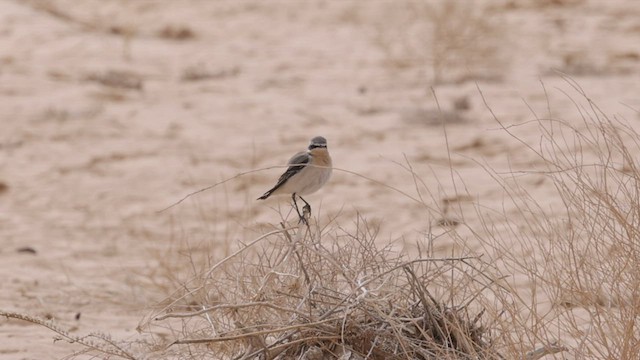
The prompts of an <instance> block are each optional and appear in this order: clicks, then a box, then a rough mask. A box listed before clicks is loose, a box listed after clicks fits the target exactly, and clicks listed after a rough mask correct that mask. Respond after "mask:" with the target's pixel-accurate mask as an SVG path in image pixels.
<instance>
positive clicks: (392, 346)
mask: <svg viewBox="0 0 640 360" xmlns="http://www.w3.org/2000/svg"><path fill="white" fill-rule="evenodd" d="M375 235H376V232H375V230H374V229H372V227H370V226H368V225H367V223H366V221H364V220H362V219H359V221H358V223H357V224H356V230H355V232H353V233H350V232H347V231H345V230H343V229H338V230H333V231H325V230H324V229H320V228H317V227H305V226H300V227H293V228H282V229H276V230H274V231H271V232H269V233H266V234H264V235H263V236H260V237H259V238H257V239H256V240H254V241H252V242H251V243H248V244H244V245H243V246H242V247H241V248H240V249H238V250H237V251H236V252H234V253H233V254H231V255H229V256H228V257H226V258H225V259H223V260H221V261H219V262H218V263H216V264H215V265H213V266H212V267H211V268H210V269H209V270H208V271H206V272H205V273H203V274H200V275H199V276H196V277H195V278H194V279H193V280H192V281H191V282H188V283H186V284H183V287H182V290H181V291H179V292H178V293H176V294H174V295H173V296H172V297H171V298H170V299H167V302H166V303H165V304H164V306H163V307H162V309H160V311H158V312H157V313H154V314H153V315H152V316H151V318H150V319H149V320H148V321H147V323H146V324H145V325H144V326H143V328H146V327H147V326H148V327H149V329H150V330H151V331H152V332H156V331H157V329H158V327H161V328H165V329H166V330H169V332H170V333H171V335H170V336H169V338H174V339H175V340H172V341H169V342H168V343H167V344H165V345H166V346H167V348H166V354H171V353H181V354H185V353H189V354H197V357H201V356H214V355H215V357H216V358H233V359H254V358H255V359H257V358H261V359H299V358H307V359H312V358H313V359H334V358H344V359H347V358H349V359H363V358H367V359H464V358H478V357H481V358H499V357H500V356H499V354H498V353H497V352H496V351H495V348H494V346H493V343H492V339H491V338H490V336H489V332H488V330H487V329H486V328H485V327H484V326H482V322H483V321H482V320H483V314H484V309H483V308H482V306H479V305H478V303H477V301H476V300H477V299H478V298H479V297H482V292H483V291H484V290H486V289H490V288H492V287H494V283H493V280H492V278H493V276H490V275H489V274H487V273H485V271H487V269H488V268H487V267H486V266H485V265H483V264H482V261H481V260H480V259H478V258H473V257H452V258H433V257H426V256H416V257H414V258H409V257H408V256H406V255H401V254H399V253H396V252H394V251H392V250H391V249H390V248H389V247H383V248H380V247H379V246H378V245H377V244H376V241H375V240H376V239H375ZM471 289H473V290H471ZM491 312H493V311H491ZM185 347H186V348H185Z"/></svg>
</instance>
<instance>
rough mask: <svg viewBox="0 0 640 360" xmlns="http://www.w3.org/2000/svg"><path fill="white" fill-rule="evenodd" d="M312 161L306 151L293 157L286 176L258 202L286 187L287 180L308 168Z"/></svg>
mask: <svg viewBox="0 0 640 360" xmlns="http://www.w3.org/2000/svg"><path fill="white" fill-rule="evenodd" d="M310 160H311V157H310V155H309V153H308V152H306V151H302V152H299V153H297V154H295V155H293V157H292V158H291V159H289V164H288V165H289V167H288V168H287V171H285V172H284V174H282V175H281V176H280V179H278V183H277V184H276V185H275V186H274V187H273V188H271V189H270V190H269V191H267V192H266V193H264V195H262V196H260V197H259V198H258V200H264V199H266V198H268V197H269V196H271V194H272V193H273V192H274V191H276V190H278V188H280V187H281V186H282V185H284V183H286V182H287V180H289V179H290V178H291V177H292V176H294V175H295V174H297V173H298V172H300V170H302V169H304V167H305V166H307V164H308V163H309V161H310Z"/></svg>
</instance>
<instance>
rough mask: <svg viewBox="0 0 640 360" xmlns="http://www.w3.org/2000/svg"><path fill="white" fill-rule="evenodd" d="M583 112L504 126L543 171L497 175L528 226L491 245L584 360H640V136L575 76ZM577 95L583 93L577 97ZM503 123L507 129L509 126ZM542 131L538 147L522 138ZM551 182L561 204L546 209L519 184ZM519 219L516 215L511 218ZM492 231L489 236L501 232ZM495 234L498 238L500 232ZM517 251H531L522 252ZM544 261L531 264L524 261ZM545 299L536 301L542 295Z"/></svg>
mask: <svg viewBox="0 0 640 360" xmlns="http://www.w3.org/2000/svg"><path fill="white" fill-rule="evenodd" d="M565 80H566V81H567V84H569V87H570V88H571V90H570V92H564V91H563V92H564V94H565V95H567V96H568V97H569V98H570V99H571V101H572V102H573V104H574V105H575V108H576V110H577V113H578V114H579V118H578V119H579V121H573V122H569V121H566V120H560V119H557V118H556V117H554V115H553V112H552V110H551V108H550V107H549V108H548V111H549V114H548V116H539V115H538V114H536V113H535V112H534V116H535V120H534V121H533V122H529V123H527V124H523V125H520V126H515V127H509V126H503V129H504V130H505V131H506V132H507V133H508V134H509V135H511V136H512V137H514V138H515V139H517V140H518V141H520V142H522V143H523V144H525V145H526V146H527V147H528V148H529V150H530V151H531V152H532V153H533V154H534V155H535V156H536V157H537V158H538V160H541V161H539V163H541V164H543V166H542V167H541V168H540V169H536V170H535V171H532V170H527V171H517V172H513V173H511V174H508V175H507V176H506V177H502V175H499V174H495V175H496V176H495V178H496V179H500V180H499V181H501V184H502V186H503V188H504V189H505V190H506V192H507V198H509V199H510V201H512V202H513V203H514V204H515V205H516V207H517V208H518V212H519V217H516V218H521V219H526V222H525V223H524V224H522V223H520V224H517V223H516V222H514V221H508V229H509V231H510V234H509V235H503V236H490V237H488V239H490V241H485V242H484V243H485V245H487V246H488V247H492V248H493V249H494V250H495V251H496V253H499V254H501V261H503V262H504V263H505V264H509V265H510V266H511V267H512V268H513V269H514V271H516V272H517V273H521V274H525V275H526V276H527V277H528V278H529V283H530V284H531V285H530V286H531V288H532V289H537V290H535V291H540V292H543V293H544V294H546V296H547V297H548V298H549V299H551V309H547V310H544V314H543V312H542V311H541V310H542V309H544V308H545V306H543V305H542V304H539V303H537V302H535V301H534V302H532V305H531V306H530V308H531V310H532V311H536V312H537V311H540V312H537V317H538V322H540V323H543V322H544V323H547V324H553V327H555V328H556V329H557V332H558V334H559V335H560V336H562V337H564V338H565V339H566V340H568V343H569V344H571V345H572V346H571V351H572V353H573V355H574V356H575V358H580V359H582V358H588V359H593V358H601V359H638V358H640V345H639V344H640V330H639V329H638V327H637V319H638V318H640V267H639V266H638V264H640V230H639V229H640V167H638V162H637V154H638V153H640V133H639V132H638V131H637V130H635V129H634V126H633V123H631V122H628V121H626V120H624V119H621V118H619V117H612V116H609V115H607V114H606V113H605V112H604V111H603V110H601V109H600V108H599V107H598V106H597V105H596V104H595V102H594V101H593V100H592V99H590V98H589V96H588V94H587V93H586V91H585V90H584V89H582V88H581V87H580V86H579V85H578V84H577V83H575V82H574V81H573V80H571V79H569V78H565ZM571 92H573V94H577V96H576V95H569V94H570V93H571ZM501 125H502V123H501ZM530 125H533V126H537V132H539V133H540V134H541V137H540V141H539V142H537V143H536V144H529V143H527V142H526V141H525V140H524V139H523V138H522V137H520V136H519V135H517V134H518V131H520V130H524V129H519V128H520V127H527V130H526V131H531V130H530V129H529V128H528V127H529V126H530ZM541 174H543V175H544V176H545V177H546V178H547V179H549V180H551V183H552V184H553V186H554V187H555V190H556V191H555V195H556V196H557V198H558V199H559V200H560V201H561V204H562V205H560V206H556V207H554V208H551V209H549V208H545V207H544V205H542V204H541V202H540V201H539V200H538V199H535V198H534V196H532V195H530V194H529V192H528V191H529V190H530V189H527V188H526V187H525V186H524V185H523V183H524V181H513V179H514V176H518V177H519V178H520V179H523V178H522V176H527V175H534V176H540V175H541ZM510 216H511V218H513V217H514V215H513V214H511V215H510ZM489 226H490V225H487V228H486V230H487V231H488V232H491V229H490V227H489ZM494 233H495V232H494ZM514 244H515V245H516V246H517V247H518V248H519V249H521V251H517V252H514V251H513V249H514ZM523 253H525V254H535V256H522V254H523ZM534 295H535V294H534Z"/></svg>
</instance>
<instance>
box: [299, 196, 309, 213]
mask: <svg viewBox="0 0 640 360" xmlns="http://www.w3.org/2000/svg"><path fill="white" fill-rule="evenodd" d="M298 197H299V198H300V200H302V201H303V202H304V204H305V205H304V207H303V208H302V213H303V214H304V213H309V215H311V205H309V203H308V202H307V201H306V200H305V199H303V198H302V196H300V195H298Z"/></svg>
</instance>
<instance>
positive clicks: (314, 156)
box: [258, 136, 331, 221]
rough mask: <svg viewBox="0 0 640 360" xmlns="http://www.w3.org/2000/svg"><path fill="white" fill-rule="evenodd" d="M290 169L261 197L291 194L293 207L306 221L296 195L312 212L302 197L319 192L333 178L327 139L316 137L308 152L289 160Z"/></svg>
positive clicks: (312, 140) (298, 154)
mask: <svg viewBox="0 0 640 360" xmlns="http://www.w3.org/2000/svg"><path fill="white" fill-rule="evenodd" d="M288 165H289V167H288V168H287V171H285V172H284V174H282V175H281V176H280V179H278V183H277V184H276V185H275V186H274V187H273V188H271V190H269V191H267V192H266V193H264V195H262V196H260V197H259V198H258V200H264V199H266V198H268V197H269V196H271V195H277V194H291V198H292V199H293V205H294V206H295V208H296V211H297V212H298V216H300V219H302V220H304V221H306V219H305V218H304V216H303V215H302V214H300V211H299V210H298V204H297V203H296V195H297V196H298V197H299V198H300V200H302V201H303V202H304V203H305V207H304V209H306V210H308V211H309V213H310V212H311V206H310V205H309V203H308V202H306V200H305V199H303V198H302V196H300V195H306V194H311V193H314V192H316V191H318V190H319V189H320V188H321V187H322V186H323V185H324V184H325V183H326V182H327V181H328V180H329V178H330V177H331V156H329V151H328V150H327V139H325V138H323V137H322V136H316V137H314V138H313V139H311V143H310V144H309V150H308V151H302V152H299V153H297V154H295V155H293V157H292V158H291V159H290V160H289V163H288Z"/></svg>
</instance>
